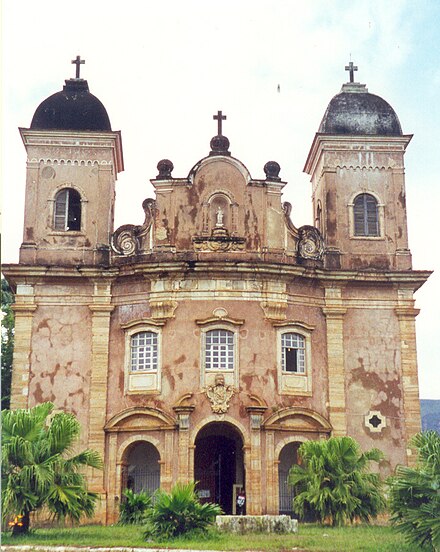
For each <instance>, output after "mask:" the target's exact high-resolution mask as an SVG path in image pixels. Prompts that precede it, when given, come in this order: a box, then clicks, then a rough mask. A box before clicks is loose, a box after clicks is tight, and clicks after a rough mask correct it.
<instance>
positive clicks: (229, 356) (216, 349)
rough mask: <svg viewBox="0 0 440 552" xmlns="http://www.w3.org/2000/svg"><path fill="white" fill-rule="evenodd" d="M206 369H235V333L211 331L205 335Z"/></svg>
mask: <svg viewBox="0 0 440 552" xmlns="http://www.w3.org/2000/svg"><path fill="white" fill-rule="evenodd" d="M205 369H206V370H233V369H234V332H230V331H228V330H211V331H209V332H206V334H205Z"/></svg>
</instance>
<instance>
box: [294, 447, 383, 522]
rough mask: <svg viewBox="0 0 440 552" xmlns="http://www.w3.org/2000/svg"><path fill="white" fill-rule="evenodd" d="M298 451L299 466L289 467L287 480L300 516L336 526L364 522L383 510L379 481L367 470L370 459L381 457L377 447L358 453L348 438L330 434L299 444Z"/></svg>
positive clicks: (376, 460)
mask: <svg viewBox="0 0 440 552" xmlns="http://www.w3.org/2000/svg"><path fill="white" fill-rule="evenodd" d="M298 454H299V456H300V458H301V460H302V465H294V466H292V468H291V469H290V472H289V483H290V484H291V485H293V486H294V488H295V498H294V500H293V508H294V510H295V512H296V513H297V514H299V516H300V517H301V518H302V519H304V518H308V519H309V520H310V518H312V519H314V520H316V521H319V522H320V523H331V524H332V525H334V526H336V525H344V524H345V523H347V522H353V521H355V520H361V521H364V522H368V521H369V520H370V518H372V517H375V516H377V514H378V513H380V512H381V511H382V510H383V509H384V507H385V499H384V497H383V494H382V482H381V480H380V477H379V475H378V474H376V473H371V472H370V471H369V464H370V462H371V461H375V462H379V461H380V460H381V458H382V456H383V455H382V453H381V452H380V451H379V450H378V449H372V450H370V451H367V452H365V453H361V450H360V447H359V444H358V443H357V442H356V441H355V440H354V439H352V438H351V437H331V438H330V439H328V440H325V441H307V442H305V443H303V444H302V445H301V446H300V447H299V449H298Z"/></svg>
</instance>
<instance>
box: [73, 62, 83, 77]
mask: <svg viewBox="0 0 440 552" xmlns="http://www.w3.org/2000/svg"><path fill="white" fill-rule="evenodd" d="M72 63H74V64H75V65H76V77H75V78H77V79H79V78H80V76H79V69H80V66H81V65H84V63H85V60H83V59H81V56H76V59H72Z"/></svg>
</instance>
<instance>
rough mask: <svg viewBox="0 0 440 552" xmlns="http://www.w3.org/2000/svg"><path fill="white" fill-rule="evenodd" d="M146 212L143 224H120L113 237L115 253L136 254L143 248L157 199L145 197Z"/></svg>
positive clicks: (143, 205)
mask: <svg viewBox="0 0 440 552" xmlns="http://www.w3.org/2000/svg"><path fill="white" fill-rule="evenodd" d="M142 208H143V210H144V213H145V220H144V223H143V224H142V226H136V225H134V224H124V225H123V226H120V227H119V228H118V229H117V230H116V231H115V232H114V233H113V235H112V237H111V246H112V249H113V251H114V252H115V253H118V254H119V255H125V256H129V255H136V254H137V253H139V252H140V251H141V250H142V245H143V241H144V238H145V236H146V235H147V234H148V232H149V231H150V228H151V225H152V223H153V220H154V215H155V210H156V201H155V200H154V199H150V198H148V199H145V200H144V202H143V203H142Z"/></svg>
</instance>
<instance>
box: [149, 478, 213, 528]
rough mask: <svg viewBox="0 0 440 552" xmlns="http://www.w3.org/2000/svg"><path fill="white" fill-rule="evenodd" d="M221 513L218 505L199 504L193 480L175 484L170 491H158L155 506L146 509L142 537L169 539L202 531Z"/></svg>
mask: <svg viewBox="0 0 440 552" xmlns="http://www.w3.org/2000/svg"><path fill="white" fill-rule="evenodd" d="M221 512H222V510H221V508H220V506H218V505H217V504H212V503H205V504H201V503H200V501H199V499H198V497H197V494H196V491H195V483H186V484H183V483H177V485H175V486H174V487H173V489H172V490H171V492H170V493H167V492H165V491H163V490H161V489H159V491H157V494H156V501H155V504H154V506H153V507H152V508H150V509H149V510H147V515H146V520H147V526H146V530H145V536H146V537H154V538H158V539H170V538H173V537H177V536H178V535H183V534H185V533H190V532H193V531H204V530H206V529H207V528H208V526H209V525H210V524H211V523H212V522H213V521H214V520H215V517H216V516H217V515H219V514H221Z"/></svg>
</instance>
